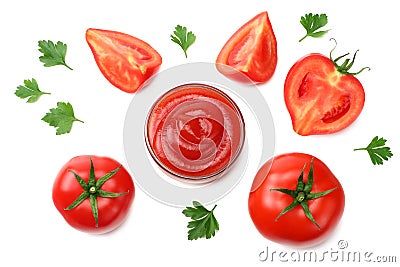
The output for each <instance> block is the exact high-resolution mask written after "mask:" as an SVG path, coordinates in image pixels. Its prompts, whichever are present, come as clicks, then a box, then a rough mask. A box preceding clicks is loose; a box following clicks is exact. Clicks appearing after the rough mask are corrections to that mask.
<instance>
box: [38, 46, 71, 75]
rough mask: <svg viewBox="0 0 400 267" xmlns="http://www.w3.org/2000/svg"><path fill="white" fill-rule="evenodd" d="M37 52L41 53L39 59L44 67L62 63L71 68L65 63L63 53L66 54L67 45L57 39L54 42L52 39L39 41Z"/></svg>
mask: <svg viewBox="0 0 400 267" xmlns="http://www.w3.org/2000/svg"><path fill="white" fill-rule="evenodd" d="M38 45H39V52H41V53H43V56H40V57H39V59H40V61H41V62H43V63H44V66H45V67H52V66H56V65H64V66H65V67H67V68H68V69H70V70H72V68H71V67H70V66H68V65H67V64H66V63H65V55H66V54H67V45H66V44H64V43H62V42H60V41H58V42H57V43H56V44H54V43H53V42H52V41H50V40H49V41H45V40H42V41H39V43H38Z"/></svg>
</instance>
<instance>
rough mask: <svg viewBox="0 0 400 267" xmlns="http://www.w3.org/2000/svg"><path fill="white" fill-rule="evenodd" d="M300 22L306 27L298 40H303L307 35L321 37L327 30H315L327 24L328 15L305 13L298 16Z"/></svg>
mask: <svg viewBox="0 0 400 267" xmlns="http://www.w3.org/2000/svg"><path fill="white" fill-rule="evenodd" d="M300 23H301V25H303V27H304V28H305V29H306V31H307V34H306V35H305V36H303V37H302V38H301V39H300V40H299V42H301V41H303V40H304V39H305V38H306V37H307V36H310V37H314V38H318V37H322V36H323V35H325V34H326V33H327V32H328V31H329V30H324V31H317V30H318V29H320V28H322V27H324V26H325V25H326V24H328V16H327V15H326V14H311V13H309V14H305V15H304V16H303V17H301V18H300Z"/></svg>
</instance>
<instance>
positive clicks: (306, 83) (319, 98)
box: [284, 46, 368, 135]
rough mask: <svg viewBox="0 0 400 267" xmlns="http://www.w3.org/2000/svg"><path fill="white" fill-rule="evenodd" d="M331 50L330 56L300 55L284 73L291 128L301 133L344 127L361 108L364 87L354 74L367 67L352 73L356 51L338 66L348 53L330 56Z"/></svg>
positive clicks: (310, 133) (311, 133)
mask: <svg viewBox="0 0 400 267" xmlns="http://www.w3.org/2000/svg"><path fill="white" fill-rule="evenodd" d="M335 47H336V46H335ZM334 49H335V48H334ZM332 51H333V50H332ZM332 51H331V54H330V58H327V57H326V56H324V55H321V54H309V55H307V56H305V57H303V58H301V59H300V60H299V61H297V62H296V63H295V64H294V65H293V66H292V68H291V69H290V70H289V73H288V74H287V76H286V80H285V88H284V96H285V103H286V107H287V109H288V111H289V113H290V117H291V119H292V125H293V129H294V131H295V132H296V133H298V134H300V135H315V134H330V133H335V132H338V131H340V130H343V129H344V128H346V127H348V126H349V125H350V124H351V123H353V122H354V121H355V120H356V119H357V117H358V116H359V115H360V113H361V111H362V109H363V107H364V101H365V94H364V88H363V86H362V84H361V83H360V81H359V80H358V79H357V78H356V77H355V76H354V75H356V74H359V73H360V72H361V71H362V70H364V69H368V68H363V69H361V70H360V71H359V72H356V73H352V72H350V68H351V67H352V66H353V63H354V59H355V56H356V54H354V57H353V59H352V60H351V61H350V59H346V60H345V61H344V62H343V64H341V65H339V64H338V60H340V59H341V58H343V57H344V56H346V55H347V54H346V55H343V56H340V57H338V58H336V59H332ZM356 53H357V52H356Z"/></svg>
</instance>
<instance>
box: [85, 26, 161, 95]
mask: <svg viewBox="0 0 400 267" xmlns="http://www.w3.org/2000/svg"><path fill="white" fill-rule="evenodd" d="M86 41H87V43H88V44H89V47H90V49H91V51H92V53H93V56H94V59H95V61H96V64H97V66H98V67H99V69H100V71H101V73H102V74H103V75H104V77H105V78H106V79H107V80H108V81H109V82H110V83H111V84H113V85H114V86H115V87H117V88H119V89H120V90H122V91H125V92H128V93H134V92H136V91H137V90H138V89H139V88H140V87H141V86H142V85H143V83H144V82H145V81H146V80H147V79H148V78H150V76H151V75H152V74H153V73H154V72H155V71H157V69H158V68H159V67H160V65H161V63H162V58H161V56H160V54H158V52H157V51H156V50H155V49H154V48H153V47H151V46H150V45H149V44H148V43H146V42H144V41H143V40H140V39H139V38H136V37H133V36H131V35H128V34H125V33H121V32H116V31H109V30H100V29H92V28H90V29H88V30H87V31H86Z"/></svg>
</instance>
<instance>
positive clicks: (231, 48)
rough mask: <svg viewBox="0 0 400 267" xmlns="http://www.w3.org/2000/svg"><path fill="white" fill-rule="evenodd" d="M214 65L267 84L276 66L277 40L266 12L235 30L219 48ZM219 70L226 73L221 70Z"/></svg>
mask: <svg viewBox="0 0 400 267" xmlns="http://www.w3.org/2000/svg"><path fill="white" fill-rule="evenodd" d="M216 62H217V63H218V64H223V65H228V66H231V67H233V68H234V69H236V70H237V71H240V72H241V73H243V74H244V75H246V76H247V77H248V78H250V79H251V80H252V81H254V82H266V81H268V80H269V79H270V78H271V77H272V75H273V73H274V72H275V68H276V64H277V44H276V38H275V35H274V32H273V29H272V26H271V22H270V20H269V17H268V13H267V12H262V13H260V14H258V15H257V16H255V17H254V18H252V19H251V20H250V21H248V22H247V23H246V24H244V25H243V26H242V27H241V28H240V29H238V30H237V31H236V32H235V33H234V34H233V35H232V36H231V38H230V39H229V40H228V41H227V42H226V44H225V45H224V47H223V48H222V49H221V51H220V53H219V55H218V57H217V60H216ZM219 70H220V71H221V72H222V73H224V74H227V72H226V71H224V68H219ZM228 76H229V74H228Z"/></svg>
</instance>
